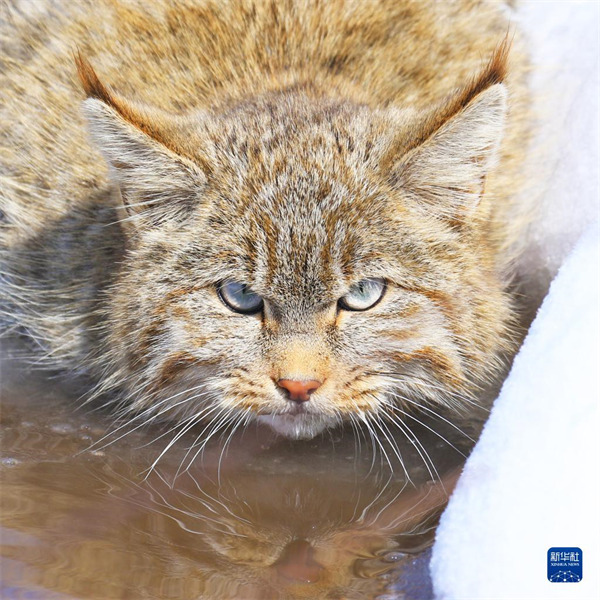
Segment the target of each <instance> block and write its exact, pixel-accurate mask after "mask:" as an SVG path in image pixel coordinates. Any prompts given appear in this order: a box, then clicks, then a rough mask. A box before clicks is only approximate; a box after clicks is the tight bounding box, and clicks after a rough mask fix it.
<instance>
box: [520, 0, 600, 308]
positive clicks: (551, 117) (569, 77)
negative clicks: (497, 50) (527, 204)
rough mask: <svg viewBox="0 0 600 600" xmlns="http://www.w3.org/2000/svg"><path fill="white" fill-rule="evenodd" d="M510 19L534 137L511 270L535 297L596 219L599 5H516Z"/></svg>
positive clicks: (571, 2) (566, 1) (569, 1)
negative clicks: (522, 234) (527, 57)
mask: <svg viewBox="0 0 600 600" xmlns="http://www.w3.org/2000/svg"><path fill="white" fill-rule="evenodd" d="M512 20H513V22H514V23H515V26H516V27H519V28H520V29H521V30H523V31H524V33H525V35H526V37H527V39H528V47H529V52H530V54H531V60H532V72H531V76H530V86H531V89H532V92H533V100H534V103H533V109H532V117H533V118H534V120H535V121H536V123H537V128H536V131H537V135H536V137H535V139H534V141H533V147H532V150H531V152H530V163H531V164H530V165H529V168H530V169H531V171H532V177H531V182H530V183H531V185H530V189H529V194H531V195H533V197H534V199H535V201H536V203H537V204H538V205H539V206H540V207H541V210H540V213H539V215H537V218H536V220H535V223H534V224H533V226H532V228H531V230H530V232H529V235H528V240H527V252H526V253H525V254H524V258H523V259H522V261H521V263H520V264H519V271H520V273H521V274H525V275H526V276H527V278H528V279H529V280H530V283H531V284H532V286H533V287H534V288H535V287H536V286H537V289H533V290H531V291H530V293H532V294H534V295H536V296H537V295H538V294H541V295H543V293H544V292H545V291H546V289H547V286H548V284H549V283H550V281H551V280H552V279H553V278H554V276H555V275H556V272H557V271H558V268H559V267H560V265H561V264H562V262H563V260H564V259H565V257H566V256H567V254H568V253H569V252H570V251H571V250H572V249H573V247H574V245H575V243H576V242H577V240H578V239H579V237H580V236H581V234H582V233H583V231H584V230H585V228H586V227H587V226H588V225H589V224H590V222H592V221H594V220H596V219H597V218H598V179H599V173H600V171H599V168H598V161H599V156H598V149H599V143H598V141H599V132H598V127H599V125H598V112H599V85H600V43H599V35H600V33H599V20H600V4H599V3H598V2H597V1H591V2H590V1H587V2H577V1H574V0H564V1H562V2H561V1H558V2H556V1H553V2H547V1H546V2H544V1H542V2H539V1H536V2H521V3H520V4H519V10H518V11H517V12H516V13H515V14H514V16H513V18H512ZM532 273H533V274H534V275H532Z"/></svg>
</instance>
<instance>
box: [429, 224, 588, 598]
mask: <svg viewBox="0 0 600 600" xmlns="http://www.w3.org/2000/svg"><path fill="white" fill-rule="evenodd" d="M599 273H600V243H599V232H598V228H597V226H596V225H594V226H592V227H591V228H590V230H589V231H588V232H587V233H586V234H585V236H584V237H583V238H582V240H581V242H580V243H579V244H578V246H577V247H576V249H575V250H574V252H573V253H572V255H571V256H570V257H569V259H568V260H567V261H566V263H565V264H564V265H563V267H562V268H561V270H560V272H559V274H558V277H557V278H556V280H555V281H554V282H553V284H552V286H551V288H550V292H549V294H548V296H547V298H546V300H545V301H544V304H543V305H542V307H541V309H540V311H539V313H538V316H537V318H536V320H535V322H534V323H533V325H532V327H531V329H530V332H529V335H528V337H527V339H526V341H525V343H524V345H523V347H522V349H521V352H520V353H519V355H518V356H517V358H516V360H515V363H514V365H513V369H512V371H511V374H510V377H509V378H508V379H507V380H506V383H505V385H504V387H503V388H502V392H501V393H500V396H499V397H498V399H497V400H496V403H495V405H494V408H493V411H492V414H491V416H490V418H489V420H488V422H487V424H486V426H485V428H484V430H483V433H482V435H481V438H480V440H479V443H478V444H477V446H476V447H475V449H474V451H473V453H472V455H471V456H470V458H469V460H468V462H467V465H466V467H465V470H464V472H463V474H462V476H461V479H460V481H459V483H458V486H457V488H456V490H455V492H454V495H453V496H452V498H451V500H450V503H449V505H448V508H447V510H446V512H445V513H444V515H443V517H442V521H441V524H440V527H439V529H438V534H437V539H436V544H435V546H434V549H433V557H432V561H431V573H432V578H433V584H434V589H435V591H436V597H437V598H439V599H440V600H444V599H451V600H456V599H461V600H463V599H468V598H477V599H484V598H493V599H505V598H519V599H530V598H532V599H533V598H535V599H540V600H542V599H543V600H546V599H551V598H563V599H569V600H576V599H579V598H590V599H591V598H594V599H595V600H597V599H598V598H600V567H599V565H600V524H599V515H600V510H599V508H600V478H599V474H600V435H599V425H600V420H599V416H600V415H599V399H600V373H599V367H598V365H600V293H599V292H600V286H599V280H598V274H599ZM555 546H563V547H572V546H576V547H579V548H581V549H582V551H583V580H582V581H581V582H579V583H550V582H549V581H547V579H546V553H547V551H548V549H549V548H551V547H555Z"/></svg>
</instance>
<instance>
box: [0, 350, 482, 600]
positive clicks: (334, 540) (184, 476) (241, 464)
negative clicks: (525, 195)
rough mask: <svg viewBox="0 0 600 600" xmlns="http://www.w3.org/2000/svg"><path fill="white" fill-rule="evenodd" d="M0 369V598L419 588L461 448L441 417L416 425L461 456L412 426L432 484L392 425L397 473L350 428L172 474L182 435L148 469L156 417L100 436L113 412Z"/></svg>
mask: <svg viewBox="0 0 600 600" xmlns="http://www.w3.org/2000/svg"><path fill="white" fill-rule="evenodd" d="M2 376H3V377H2V413H1V419H2V444H1V449H2V452H1V456H0V476H1V478H2V479H1V485H2V490H1V491H2V494H1V497H2V505H1V516H2V523H1V530H0V531H1V553H0V556H1V566H2V584H1V585H2V588H1V590H0V595H1V597H2V598H4V599H12V598H34V599H38V598H39V599H44V600H54V599H61V600H65V599H67V598H68V599H74V598H78V599H84V598H85V599H96V598H97V599H99V600H100V599H101V600H112V599H115V600H116V599H129V598H131V599H135V600H137V599H146V598H148V599H153V600H154V599H162V598H173V599H178V600H183V599H203V600H204V599H212V598H215V599H219V600H224V599H230V598H231V599H233V598H235V599H247V600H253V599H257V600H258V599H260V600H268V599H271V598H273V599H279V598H281V599H284V598H285V599H288V598H311V599H315V598H331V599H334V598H338V599H352V598H357V599H358V598H360V599H365V598H379V599H381V600H383V599H392V598H396V599H400V598H403V599H405V600H411V599H413V600H414V599H419V600H421V599H425V598H429V597H431V588H430V582H429V579H428V575H427V564H428V557H429V554H428V552H427V551H426V549H427V548H428V547H429V546H430V545H431V544H432V542H433V538H434V535H435V526H436V523H437V520H438V518H439V515H440V513H441V511H442V510H443V507H444V505H445V502H446V499H447V493H448V492H449V491H450V490H451V489H452V487H453V485H454V482H455V479H456V474H457V472H458V469H459V468H460V466H461V464H462V462H463V461H464V457H463V456H462V455H461V454H460V452H462V453H467V452H468V450H469V447H470V444H471V442H469V441H468V440H467V439H466V438H465V437H464V436H462V435H461V434H459V433H458V432H457V431H456V430H454V429H453V428H451V427H449V426H445V427H443V428H442V425H445V424H444V423H440V422H439V421H437V422H431V423H430V424H429V426H431V427H434V428H435V429H436V430H437V431H439V432H440V433H441V435H443V436H444V437H446V438H447V439H448V441H449V442H451V443H452V444H454V445H456V446H457V449H458V450H460V452H459V451H457V450H455V449H453V448H451V446H450V445H449V444H448V443H446V442H444V441H442V440H441V439H440V438H439V437H436V436H435V435H434V434H432V433H431V432H430V431H428V430H427V429H426V428H423V427H421V428H420V429H418V430H417V429H416V427H413V429H414V430H415V432H416V433H417V434H418V437H419V439H420V440H421V441H422V443H423V444H424V446H425V447H426V448H427V450H428V451H429V453H430V454H431V456H432V458H433V461H434V464H435V466H436V468H437V471H438V474H439V476H440V478H439V479H438V477H437V475H436V476H435V478H434V480H432V468H431V467H429V469H428V468H425V465H424V461H423V459H422V458H421V456H420V455H419V452H418V451H417V450H416V448H415V447H414V446H413V445H412V444H411V443H409V442H407V441H406V440H403V439H402V436H401V435H400V434H399V432H396V434H395V435H394V437H395V438H397V440H396V443H397V447H398V449H399V452H400V453H401V455H402V458H403V462H404V465H405V468H406V471H407V473H405V471H404V469H403V468H402V467H401V466H400V464H399V461H398V458H397V457H396V456H395V455H394V452H393V450H392V448H391V447H390V446H389V445H388V447H387V454H388V456H389V461H390V463H391V467H392V468H390V464H388V462H387V460H386V459H385V458H384V457H383V453H382V452H381V450H380V449H377V450H376V451H375V450H374V448H373V447H372V445H371V444H370V443H369V441H368V440H367V439H365V438H364V437H363V438H358V440H357V439H356V438H355V436H354V433H353V432H352V431H349V432H335V433H334V434H333V435H331V436H330V435H325V436H323V437H322V438H319V439H317V440H312V441H310V442H290V441H287V440H284V439H281V438H277V437H275V436H274V435H273V434H272V433H271V432H270V431H269V430H267V429H263V428H260V427H251V428H248V429H247V430H246V431H243V432H236V433H235V434H234V435H233V436H232V437H231V439H230V440H229V443H228V445H227V448H226V449H225V450H224V448H223V439H220V440H214V443H212V444H211V445H209V446H208V447H207V448H206V450H205V452H204V453H203V455H202V456H201V457H198V458H197V459H196V460H194V461H193V463H192V464H191V466H190V468H189V469H188V470H185V469H182V468H181V465H182V464H184V465H186V464H187V463H186V462H185V460H184V459H185V456H186V451H187V449H188V448H189V446H190V445H191V444H192V443H193V441H194V438H195V436H194V433H193V432H190V434H189V436H187V437H185V436H184V437H183V438H181V439H180V440H178V442H177V443H176V444H175V445H174V446H173V447H172V448H171V449H170V450H169V451H168V452H166V453H165V454H164V456H163V457H162V458H161V459H160V460H159V462H158V463H157V465H156V467H155V469H154V470H152V471H151V472H148V467H149V466H150V465H152V463H153V462H154V460H155V459H156V458H157V457H158V456H159V455H160V453H161V452H162V450H163V449H164V448H165V445H166V444H167V443H168V441H169V439H170V438H169V436H163V437H160V436H161V434H163V433H165V431H166V429H165V428H164V427H163V428H162V429H161V428H160V427H157V426H154V427H147V428H145V429H144V430H138V431H134V432H131V433H130V434H128V435H126V436H125V437H123V438H121V439H118V440H116V441H114V442H113V443H111V444H110V445H108V446H105V442H104V441H101V440H102V439H103V436H105V434H106V433H107V432H110V431H111V430H112V429H114V427H115V425H114V424H113V419H112V418H111V416H110V414H108V413H105V412H102V411H97V412H91V411H89V410H88V411H85V410H81V409H80V408H78V404H77V402H76V397H77V394H76V393H75V392H74V390H72V389H69V388H68V387H66V386H65V385H64V384H63V383H61V382H60V381H59V380H56V379H52V378H50V377H49V375H47V374H43V373H40V374H34V373H31V372H30V371H29V370H27V369H25V368H24V367H22V366H17V365H16V364H15V363H14V362H13V361H6V362H5V363H4V365H3V370H2ZM470 421H471V422H470V423H469V424H468V425H465V423H461V428H463V429H464V428H465V427H467V426H469V427H470V431H471V433H473V431H476V429H477V427H476V426H473V420H472V419H470ZM196 433H197V432H196ZM116 437H118V436H113V437H112V438H110V439H115V438H116ZM157 438H158V439H157ZM188 458H189V455H188ZM407 474H408V476H409V477H410V482H409V481H408V479H407ZM434 475H435V473H434Z"/></svg>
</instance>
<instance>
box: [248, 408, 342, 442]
mask: <svg viewBox="0 0 600 600" xmlns="http://www.w3.org/2000/svg"><path fill="white" fill-rule="evenodd" d="M258 420H259V421H260V422H261V423H264V424H265V425H268V426H269V427H271V429H273V430H274V431H275V432H276V433H278V434H279V435H282V436H284V437H287V438H290V439H293V440H310V439H311V438H314V437H315V436H316V435H318V434H319V433H321V432H322V431H324V430H325V429H327V428H328V427H333V426H335V425H336V424H337V421H335V420H333V419H329V418H327V417H325V416H320V415H311V414H306V413H304V414H296V415H291V414H282V415H262V416H260V417H258Z"/></svg>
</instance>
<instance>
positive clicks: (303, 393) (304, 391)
mask: <svg viewBox="0 0 600 600" xmlns="http://www.w3.org/2000/svg"><path fill="white" fill-rule="evenodd" d="M277 385H278V386H279V387H280V388H283V389H284V390H286V392H287V395H288V398H289V399H290V400H293V401H294V402H306V401H307V400H309V399H310V395H311V394H312V393H313V392H314V391H315V390H317V389H318V388H320V387H321V382H320V381H317V380H316V379H309V380H308V381H300V380H298V379H279V380H278V381H277Z"/></svg>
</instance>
